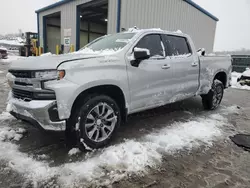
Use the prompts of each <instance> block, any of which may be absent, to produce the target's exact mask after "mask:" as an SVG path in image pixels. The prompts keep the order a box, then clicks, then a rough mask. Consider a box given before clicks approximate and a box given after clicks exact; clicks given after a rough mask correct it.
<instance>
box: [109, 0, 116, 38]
mask: <svg viewBox="0 0 250 188" xmlns="http://www.w3.org/2000/svg"><path fill="white" fill-rule="evenodd" d="M116 24H117V0H109V3H108V34H111V33H116Z"/></svg>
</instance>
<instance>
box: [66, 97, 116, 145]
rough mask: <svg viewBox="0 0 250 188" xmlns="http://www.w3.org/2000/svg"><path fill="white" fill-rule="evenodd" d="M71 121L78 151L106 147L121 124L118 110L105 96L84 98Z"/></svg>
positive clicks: (111, 100)
mask: <svg viewBox="0 0 250 188" xmlns="http://www.w3.org/2000/svg"><path fill="white" fill-rule="evenodd" d="M72 118H73V119H72V120H71V127H72V123H73V122H74V123H73V127H74V129H75V131H76V137H77V138H76V139H77V144H78V147H79V149H80V150H86V149H90V148H91V149H97V148H101V147H104V146H105V145H107V144H108V143H109V142H110V141H111V139H112V138H113V137H114V136H115V134H116V132H117V129H118V127H119V126H120V122H121V113H120V108H119V106H118V105H117V103H116V102H115V101H114V100H113V99H112V98H110V97H109V96H106V95H99V96H98V95H94V96H89V97H86V100H85V102H83V103H82V104H81V105H80V107H79V108H78V110H76V111H75V114H73V116H72Z"/></svg>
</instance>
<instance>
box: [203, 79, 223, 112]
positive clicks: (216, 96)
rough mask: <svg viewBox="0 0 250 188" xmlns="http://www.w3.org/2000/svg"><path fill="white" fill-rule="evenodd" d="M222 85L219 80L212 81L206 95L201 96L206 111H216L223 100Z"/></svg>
mask: <svg viewBox="0 0 250 188" xmlns="http://www.w3.org/2000/svg"><path fill="white" fill-rule="evenodd" d="M223 94H224V85H223V84H222V82H221V81H219V80H214V82H213V84H212V88H211V89H210V91H209V92H208V94H206V95H203V96H202V104H203V107H204V108H205V109H206V110H214V109H216V108H217V107H218V106H219V105H220V103H221V100H222V98H223Z"/></svg>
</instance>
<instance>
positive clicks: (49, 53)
mask: <svg viewBox="0 0 250 188" xmlns="http://www.w3.org/2000/svg"><path fill="white" fill-rule="evenodd" d="M51 55H53V54H52V53H51V52H48V53H44V54H41V55H40V56H51Z"/></svg>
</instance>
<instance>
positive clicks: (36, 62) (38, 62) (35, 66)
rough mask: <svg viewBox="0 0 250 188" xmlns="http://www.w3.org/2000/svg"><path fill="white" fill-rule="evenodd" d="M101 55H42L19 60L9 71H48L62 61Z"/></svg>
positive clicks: (13, 63)
mask: <svg viewBox="0 0 250 188" xmlns="http://www.w3.org/2000/svg"><path fill="white" fill-rule="evenodd" d="M102 56H104V55H102V54H93V53H92V54H85V53H77V52H76V53H71V54H63V55H51V54H49V55H43V56H39V57H28V58H20V59H18V60H16V61H13V62H12V63H11V66H10V69H14V70H46V69H47V70H49V69H56V68H57V66H58V65H59V64H61V63H62V62H64V61H69V60H70V61H71V60H77V59H85V58H88V59H89V58H98V57H102Z"/></svg>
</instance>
